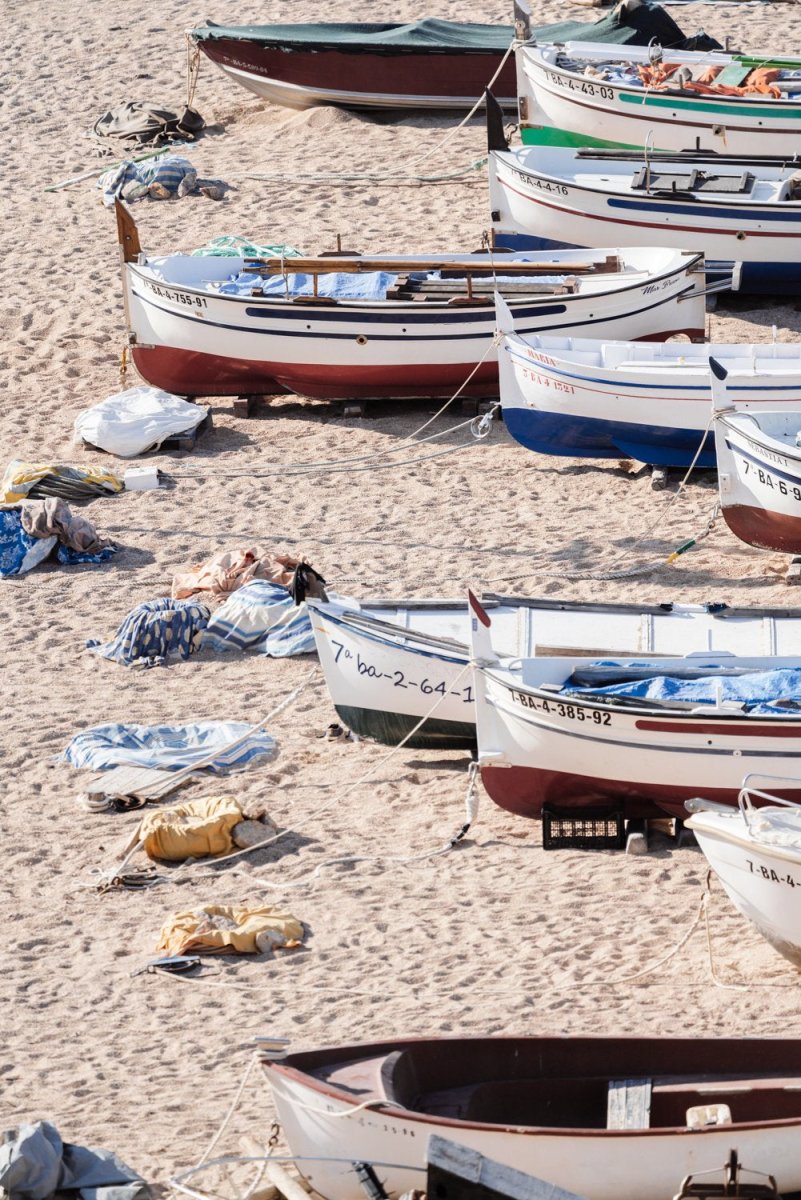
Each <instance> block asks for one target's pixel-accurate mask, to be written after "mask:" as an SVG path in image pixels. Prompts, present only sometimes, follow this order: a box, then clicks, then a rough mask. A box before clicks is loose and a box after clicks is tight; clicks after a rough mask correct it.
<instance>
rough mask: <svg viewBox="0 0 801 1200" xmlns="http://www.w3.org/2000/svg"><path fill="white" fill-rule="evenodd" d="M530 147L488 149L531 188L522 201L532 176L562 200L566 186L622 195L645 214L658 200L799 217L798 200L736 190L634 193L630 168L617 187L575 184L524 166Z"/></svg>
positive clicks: (600, 215) (570, 179)
mask: <svg viewBox="0 0 801 1200" xmlns="http://www.w3.org/2000/svg"><path fill="white" fill-rule="evenodd" d="M532 149H535V150H536V149H541V147H532V146H518V147H516V149H514V150H490V152H489V153H490V157H494V158H495V159H496V161H498V162H499V163H500V164H501V165H502V166H505V167H506V169H507V171H510V172H513V173H517V174H518V175H521V176H522V177H523V182H525V183H527V185H528V186H529V187H530V188H532V189H533V193H534V194H532V195H531V196H528V195H526V194H525V193H524V194H523V198H524V199H526V200H528V199H534V196H535V194H536V193H537V192H538V190H539V189H538V187H537V184H536V183H529V182H528V181H529V180H536V179H543V180H545V181H546V182H548V183H553V184H556V185H557V186H558V187H562V188H564V189H565V196H564V197H563V198H565V199H566V198H567V194H568V193H567V189H568V188H572V189H574V190H575V191H578V192H589V193H590V194H591V195H593V196H600V197H603V198H607V197H610V196H611V197H612V198H613V199H621V198H622V199H630V200H637V201H642V206H641V207H642V208H643V211H644V212H646V213H649V215H653V214H652V213H651V211H650V210H651V205H649V203H648V202H649V201H653V202H654V203H659V204H665V203H668V202H673V203H675V204H701V205H703V206H704V207H705V208H708V209H711V210H714V209H715V207H718V208H726V207H728V206H730V205H735V206H736V207H740V208H742V209H743V212H744V213H749V214H752V217H751V219H752V220H759V219H760V210H763V209H764V210H766V211H767V212H768V213H772V212H774V211H776V210H778V211H781V212H789V213H790V215H791V216H793V215H794V216H796V217H798V218H800V219H801V199H800V200H758V201H757V200H752V199H750V198H749V197H748V196H744V195H739V194H737V193H731V194H729V193H726V192H714V193H713V192H710V193H709V194H708V195H707V196H704V195H702V194H699V193H698V192H691V191H687V192H686V193H677V194H675V195H674V194H673V193H671V192H668V191H666V190H664V189H663V190H662V191H658V192H657V191H653V192H646V191H641V192H638V191H635V190H634V189H633V188H632V187H631V180H632V179H633V178H634V171H633V170H632V172H631V176H630V177H629V176H628V175H624V174H623V173H622V172H621V173H620V176H619V178H620V179H621V180H624V181H625V187H620V188H618V187H615V186H610V187H606V188H604V187H602V186H601V185H600V184H596V183H585V182H581V183H579V182H578V181H577V180H576V178H575V175H554V174H551V173H550V172H549V171H547V170H544V169H543V168H540V167H531V166H529V165H528V163H522V162H521V161H520V155H521V154H527V157H529V158H530V157H532V155H531V153H530V152H531V150H532ZM548 149H549V150H550V151H553V150H563V149H571V150H572V149H573V147H561V146H550V147H548ZM546 158H547V156H546ZM574 158H575V156H574ZM607 161H608V162H610V163H615V162H626V161H627V160H625V159H609V160H607ZM634 165H635V164H632V167H633V166H634ZM642 165H643V166H645V165H646V164H645V159H643V164H642ZM711 165H713V166H714V165H716V164H715V163H714V161H713V162H712V164H711ZM599 174H600V173H599ZM496 177H497V178H498V182H499V183H500V184H501V185H502V186H503V180H501V179H500V177H499V176H497V172H496ZM582 178H583V177H582ZM614 178H617V177H616V176H613V180H614ZM610 182H612V181H610ZM761 182H763V183H765V182H767V183H774V182H775V183H779V182H784V183H786V182H787V181H786V180H782V181H779V180H761ZM548 194H549V196H550V197H551V198H552V199H554V198H556V199H557V200H558V199H559V193H558V192H552V191H551V192H549V193H548ZM542 203H544V201H542ZM555 207H556V208H557V211H568V212H570V213H579V214H580V215H582V216H585V217H587V216H588V217H589V219H590V220H595V221H603V220H604V219H605V218H606V215H607V214H605V213H592V212H591V213H589V214H587V213H585V212H584V210H582V209H574V208H569V207H568V206H567V205H564V204H563V205H559V204H556V205H555ZM738 216H739V214H738ZM720 232H721V235H722V236H727V237H731V236H734V231H733V230H729V229H725V228H724V229H723V230H721V231H720ZM768 233H769V231H765V230H761V229H760V230H756V231H755V235H756V236H762V237H764V236H767V235H768ZM784 236H785V237H798V236H799V235H798V234H797V233H792V232H789V233H786V234H784Z"/></svg>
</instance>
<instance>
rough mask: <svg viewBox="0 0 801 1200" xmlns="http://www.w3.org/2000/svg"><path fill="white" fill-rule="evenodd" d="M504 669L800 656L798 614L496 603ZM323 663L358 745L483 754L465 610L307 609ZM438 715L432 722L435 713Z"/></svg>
mask: <svg viewBox="0 0 801 1200" xmlns="http://www.w3.org/2000/svg"><path fill="white" fill-rule="evenodd" d="M481 602H482V604H483V605H484V607H485V608H486V610H487V611H488V612H489V613H491V615H492V632H493V645H494V648H495V652H496V653H497V654H498V655H499V656H500V657H501V659H503V660H514V659H528V658H533V657H535V656H538V655H556V654H561V655H567V654H582V655H599V656H600V655H619V654H636V655H648V656H654V655H666V656H679V655H681V654H687V653H691V652H693V651H704V650H709V651H711V650H714V651H728V652H730V653H736V654H740V655H751V656H758V655H788V656H789V655H794V654H801V613H799V612H798V611H797V610H795V609H757V608H745V609H731V608H727V606H726V605H725V604H705V605H699V604H670V603H668V604H654V605H644V606H638V605H633V604H597V603H596V604H592V603H589V604H586V603H584V604H582V603H576V602H573V601H559V600H550V599H520V598H516V597H511V596H497V595H488V596H484V597H483V598H482V601H481ZM307 603H308V607H309V614H310V616H311V622H312V629H313V631H314V638H315V643H316V646H317V653H318V655H319V658H320V665H321V667H322V670H323V674H324V675H325V680H326V684H327V686H328V691H329V694H330V696H331V700H332V702H333V704H334V707H335V708H336V711H337V714H338V715H339V718H340V720H341V721H342V722H343V724H344V725H346V726H347V727H348V728H349V729H352V730H353V731H354V733H356V734H358V735H359V736H360V737H366V738H372V739H374V740H375V741H378V742H383V743H384V744H386V745H390V746H394V745H397V743H398V742H399V741H401V739H402V738H404V737H406V735H407V734H409V733H410V732H411V730H412V729H414V727H415V726H416V725H417V724H418V723H419V722H420V721H421V720H423V719H424V718H425V717H426V715H427V714H429V713H430V714H431V715H430V716H428V719H427V720H425V722H424V724H423V725H422V726H421V727H420V729H419V730H418V731H417V732H416V733H415V734H414V735H413V737H412V738H410V740H409V741H408V743H407V745H408V746H410V747H421V748H429V749H449V750H456V749H473V748H474V747H475V745H476V726H475V709H474V684H473V679H472V676H471V673H470V672H468V671H466V668H467V667H468V664H469V649H468V647H469V643H470V618H469V612H468V606H467V603H466V602H465V601H458V600H411V599H405V600H385V601H376V600H368V601H363V602H362V603H361V604H359V603H358V602H357V601H348V602H347V603H336V602H334V601H333V600H329V601H328V602H327V603H323V602H321V601H316V600H310V601H307ZM435 704H436V705H437V707H436V709H435V710H434V711H433V712H431V710H432V708H433V706H434V705H435Z"/></svg>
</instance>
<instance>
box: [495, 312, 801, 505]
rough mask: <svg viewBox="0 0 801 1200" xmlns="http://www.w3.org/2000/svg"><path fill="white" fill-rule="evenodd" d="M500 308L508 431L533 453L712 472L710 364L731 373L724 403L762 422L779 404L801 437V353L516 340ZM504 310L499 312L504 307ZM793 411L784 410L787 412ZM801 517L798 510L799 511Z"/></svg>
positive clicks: (773, 347)
mask: <svg viewBox="0 0 801 1200" xmlns="http://www.w3.org/2000/svg"><path fill="white" fill-rule="evenodd" d="M500 308H501V306H500V305H499V327H500V329H501V331H502V332H503V335H504V337H503V342H502V344H501V347H500V354H499V364H500V366H499V371H500V385H501V405H502V407H503V416H504V421H505V423H506V428H507V429H508V431H509V433H510V434H511V435H512V437H513V438H515V439H516V440H517V441H518V442H520V443H521V445H523V446H525V447H526V448H527V449H528V450H534V451H536V452H537V453H539V454H563V455H571V456H575V457H586V458H616V459H617V458H620V457H621V455H623V456H625V457H627V458H633V459H638V460H639V461H641V462H647V463H653V464H656V465H659V466H665V467H687V466H689V465H690V463H691V462H692V461H693V459H694V458H695V456H696V454H698V451H699V448H701V442H702V441H703V448H702V449H701V450H700V456H699V457H698V459H697V465H698V466H700V467H714V466H715V461H716V460H715V435H714V433H713V432H711V431H708V430H709V405H710V398H711V389H710V383H709V357H710V355H712V356H713V357H714V358H715V359H716V360H717V361H719V362H720V363H722V364H723V365H724V366H725V367H726V369H727V370H729V371H731V372H733V373H734V374H732V376H731V379H732V386H731V387H730V388H729V390H728V400H729V402H730V403H731V404H732V405H733V406H736V408H737V410H738V411H742V412H748V413H753V415H754V417H755V418H756V420H757V421H760V420H761V419H762V418H761V414H762V411H763V410H764V409H774V408H775V407H776V406H777V404H780V405H781V409H782V414H786V416H787V419H788V421H789V422H790V424H791V425H792V423H793V414H795V428H794V432H795V431H797V429H801V346H799V345H797V344H787V345H777V344H776V343H773V344H767V345H760V344H755V345H722V344H716V345H707V346H700V345H688V344H686V343H683V344H682V343H677V342H667V343H665V344H659V345H655V344H651V345H647V346H646V345H644V344H635V343H633V342H601V341H599V340H598V339H595V338H593V339H589V338H572V337H560V336H558V335H555V334H551V335H548V334H529V335H527V336H526V337H525V338H522V337H520V336H519V334H517V333H515V332H514V329H513V328H511V327H512V326H513V324H514V322H513V321H511V320H510V319H509V318H508V316H506V314H505V313H504V312H503V311H500ZM504 308H505V306H504ZM788 410H789V411H788ZM799 511H800V512H801V508H799Z"/></svg>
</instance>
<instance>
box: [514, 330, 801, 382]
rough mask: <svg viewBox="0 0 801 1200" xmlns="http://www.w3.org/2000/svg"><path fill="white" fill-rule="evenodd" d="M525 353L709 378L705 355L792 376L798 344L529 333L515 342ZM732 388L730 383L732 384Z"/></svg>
mask: <svg viewBox="0 0 801 1200" xmlns="http://www.w3.org/2000/svg"><path fill="white" fill-rule="evenodd" d="M520 341H521V342H523V343H524V345H525V346H527V347H528V348H529V349H530V350H533V351H535V352H536V351H540V352H541V353H542V354H545V355H548V354H551V355H553V356H554V357H555V358H558V357H559V356H560V355H562V354H568V355H569V356H570V361H571V362H573V363H578V364H582V365H586V366H591V367H603V368H605V369H606V370H610V371H614V370H617V369H618V368H622V369H623V370H629V369H635V368H636V369H637V370H638V371H640V370H642V371H648V370H651V371H654V372H664V370H665V367H666V366H667V367H669V368H670V370H671V371H674V370H676V371H694V372H696V373H703V375H704V377H705V378H706V377H707V376H708V375H709V359H710V356H711V357H713V358H716V359H717V360H718V361H720V362H722V363H723V364H724V365H725V367H726V370H727V371H729V372H731V373H732V374H734V375H738V374H747V375H765V374H773V375H784V374H788V373H792V374H793V375H795V374H796V372H797V370H798V365H799V362H801V345H799V344H798V343H790V342H782V343H778V342H777V343H769V344H767V345H766V344H764V343H755V344H753V345H743V344H724V343H715V344H713V345H710V344H709V343H706V344H698V343H693V342H599V341H595V340H594V339H591V338H571V337H559V336H558V335H555V334H553V335H552V334H541V335H540V334H531V335H528V336H527V337H524V338H520ZM732 383H733V384H736V380H732Z"/></svg>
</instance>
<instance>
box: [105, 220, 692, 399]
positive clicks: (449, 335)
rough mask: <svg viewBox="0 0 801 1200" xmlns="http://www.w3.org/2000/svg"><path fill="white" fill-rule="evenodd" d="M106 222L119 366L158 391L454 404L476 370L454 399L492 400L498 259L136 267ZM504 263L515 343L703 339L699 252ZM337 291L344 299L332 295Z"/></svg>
mask: <svg viewBox="0 0 801 1200" xmlns="http://www.w3.org/2000/svg"><path fill="white" fill-rule="evenodd" d="M117 220H118V230H119V238H120V244H121V246H122V257H123V260H124V261H123V267H122V269H123V287H124V294H125V312H126V320H127V325H128V331H129V334H128V336H129V342H130V346H131V355H132V357H133V361H134V364H135V365H136V368H137V370H138V371H139V373H140V374H141V375H142V376H143V378H144V379H146V380H147V382H148V383H150V384H153V385H154V386H156V387H161V388H164V390H165V391H168V392H173V393H177V394H178V395H183V396H225V395H240V394H243V395H247V394H254V395H271V394H276V393H278V392H282V391H291V392H297V393H299V394H301V395H305V396H318V397H325V398H329V399H348V398H371V397H413V396H421V397H425V398H428V397H432V396H451V395H453V393H454V392H455V391H456V389H457V388H459V387H460V386H461V385H462V384H464V383H465V380H466V378H467V376H468V375H469V374H470V372H471V371H472V370H473V369H474V368H476V370H475V375H474V376H473V378H472V379H471V381H470V382H469V383H468V384H467V385H466V388H465V394H466V395H473V396H497V394H498V363H497V351H496V349H495V347H494V345H493V339H494V334H495V308H494V304H493V290H494V288H495V286H496V283H495V280H494V279H493V274H497V273H498V269H499V267H498V263H499V257H500V256H496V255H489V254H465V255H438V256H431V257H427V258H414V257H410V256H405V257H400V258H390V257H388V256H375V257H365V256H361V255H356V256H350V257H347V256H345V257H342V256H340V257H336V256H335V257H325V256H323V257H321V258H315V259H305V258H296V259H292V260H288V259H281V258H275V259H263V260H260V261H255V260H243V259H238V258H215V257H204V256H200V257H194V256H191V255H171V256H168V257H159V258H150V257H147V256H146V255H144V254H142V252H141V247H140V245H139V238H138V233H137V230H136V225H135V223H134V221H133V218H132V217H131V215H130V213H129V211H128V210H127V209H126V208H125V206H124V205H122V204H120V203H118V205H117ZM502 262H503V267H502V275H500V276H499V277H498V285H499V287H500V290H501V292H502V293H503V294H504V295H506V297H507V298H508V300H509V307H510V310H511V311H512V312H513V313H514V317H515V321H516V322H517V327H518V329H519V330H520V331H521V332H522V333H526V332H538V331H540V330H546V329H571V330H576V331H579V330H581V331H583V332H584V333H587V334H589V333H591V332H598V334H599V335H600V336H606V337H616V336H622V335H623V334H625V336H627V337H631V338H634V339H635V340H636V339H639V338H642V339H652V338H653V339H657V340H662V339H665V338H667V337H670V336H671V335H672V334H676V333H682V332H683V333H686V334H687V335H688V336H689V337H690V338H694V339H698V340H703V335H704V305H705V301H704V298H703V289H704V275H703V267H702V263H703V259H702V256H701V255H700V254H690V253H685V252H678V251H671V250H642V249H640V250H635V251H631V252H628V251H627V252H625V253H624V254H621V255H618V254H616V253H610V252H608V251H568V252H556V253H550V254H544V255H543V254H540V255H504V256H502ZM290 263H291V267H290ZM290 270H291V272H292V274H289V273H288V272H289V271H290ZM301 283H303V284H305V292H304V290H303V288H302V287H301ZM354 292H356V293H359V292H360V293H361V295H362V298H355V297H354ZM343 293H344V294H346V295H348V294H349V296H350V298H337V296H341V295H343ZM368 296H371V297H372V298H366V297H368Z"/></svg>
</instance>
